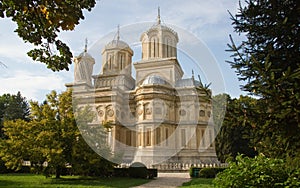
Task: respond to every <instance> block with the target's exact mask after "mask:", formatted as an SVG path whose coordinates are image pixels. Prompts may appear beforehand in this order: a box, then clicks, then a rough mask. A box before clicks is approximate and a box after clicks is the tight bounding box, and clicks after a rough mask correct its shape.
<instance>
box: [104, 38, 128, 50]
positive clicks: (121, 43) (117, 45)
mask: <svg viewBox="0 0 300 188" xmlns="http://www.w3.org/2000/svg"><path fill="white" fill-rule="evenodd" d="M114 48H121V49H124V48H129V45H128V44H127V43H126V42H124V41H122V40H112V41H110V42H109V43H108V44H106V45H105V49H114Z"/></svg>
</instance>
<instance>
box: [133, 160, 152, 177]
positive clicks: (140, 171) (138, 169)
mask: <svg viewBox="0 0 300 188" xmlns="http://www.w3.org/2000/svg"><path fill="white" fill-rule="evenodd" d="M128 173H129V176H130V177H132V178H149V175H148V169H147V167H146V166H145V165H144V164H143V163H139V162H135V163H132V165H130V167H129V169H128Z"/></svg>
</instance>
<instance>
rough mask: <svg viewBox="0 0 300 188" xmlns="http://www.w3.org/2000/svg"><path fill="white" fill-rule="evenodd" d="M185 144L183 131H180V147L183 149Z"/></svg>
mask: <svg viewBox="0 0 300 188" xmlns="http://www.w3.org/2000/svg"><path fill="white" fill-rule="evenodd" d="M185 143H186V136H185V129H181V147H184V146H185Z"/></svg>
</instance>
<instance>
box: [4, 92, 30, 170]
mask: <svg viewBox="0 0 300 188" xmlns="http://www.w3.org/2000/svg"><path fill="white" fill-rule="evenodd" d="M29 114H30V113H29V105H28V102H27V101H26V98H25V97H22V96H21V93H20V92H18V93H17V95H11V94H4V95H2V96H0V140H1V139H6V136H5V135H4V132H3V122H4V121H7V120H17V119H22V120H25V121H28V120H29ZM0 172H1V173H3V172H8V170H7V168H6V167H5V165H4V162H3V161H2V160H1V159H0Z"/></svg>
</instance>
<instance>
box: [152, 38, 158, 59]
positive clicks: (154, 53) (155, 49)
mask: <svg viewBox="0 0 300 188" xmlns="http://www.w3.org/2000/svg"><path fill="white" fill-rule="evenodd" d="M150 41H151V42H150V57H159V41H158V39H157V38H156V37H152V38H151V40H150Z"/></svg>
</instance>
